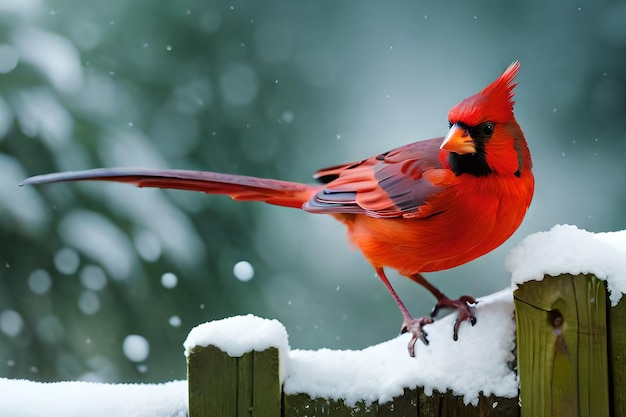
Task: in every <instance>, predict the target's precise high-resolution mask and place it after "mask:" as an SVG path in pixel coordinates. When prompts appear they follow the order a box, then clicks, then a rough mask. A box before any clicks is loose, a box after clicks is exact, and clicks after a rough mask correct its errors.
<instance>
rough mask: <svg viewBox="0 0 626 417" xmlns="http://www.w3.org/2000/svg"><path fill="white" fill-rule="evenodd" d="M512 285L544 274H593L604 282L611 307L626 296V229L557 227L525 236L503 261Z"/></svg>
mask: <svg viewBox="0 0 626 417" xmlns="http://www.w3.org/2000/svg"><path fill="white" fill-rule="evenodd" d="M506 267H507V269H508V270H509V272H511V281H512V283H513V285H514V286H518V285H521V284H523V283H524V282H526V281H531V280H537V281H540V280H542V279H543V277H544V275H552V276H557V275H560V274H572V275H577V274H593V275H595V276H596V277H598V278H599V279H601V280H604V281H606V282H607V288H608V290H609V292H610V296H609V299H610V300H611V305H613V306H615V305H617V303H618V302H619V300H620V299H621V298H622V294H624V293H626V230H622V231H619V232H609V233H591V232H588V231H586V230H581V229H578V228H577V227H576V226H570V225H557V226H554V227H553V228H552V229H550V231H547V232H539V233H535V234H532V235H530V236H528V237H527V238H526V239H524V240H523V241H522V242H521V243H520V244H519V245H518V246H517V247H515V248H513V250H511V252H510V253H509V255H508V257H507V260H506Z"/></svg>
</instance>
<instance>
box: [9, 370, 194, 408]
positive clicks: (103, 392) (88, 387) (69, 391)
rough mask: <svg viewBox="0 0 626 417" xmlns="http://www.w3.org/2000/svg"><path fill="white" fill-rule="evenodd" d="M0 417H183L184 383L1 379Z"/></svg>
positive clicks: (185, 389)
mask: <svg viewBox="0 0 626 417" xmlns="http://www.w3.org/2000/svg"><path fill="white" fill-rule="evenodd" d="M0 393H2V394H1V395H0V398H2V401H0V416H20V417H44V416H45V417H57V416H58V417H83V416H86V415H88V416H91V417H100V416H102V417H110V416H115V417H185V416H187V409H188V406H187V381H174V382H168V383H165V384H100V383H92V382H76V381H74V382H52V383H41V382H32V381H26V380H13V379H5V378H0Z"/></svg>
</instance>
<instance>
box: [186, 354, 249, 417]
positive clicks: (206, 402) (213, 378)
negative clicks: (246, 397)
mask: <svg viewBox="0 0 626 417" xmlns="http://www.w3.org/2000/svg"><path fill="white" fill-rule="evenodd" d="M187 380H188V384H189V388H188V389H189V416H190V417H205V416H236V415H237V360H236V358H231V357H230V356H228V355H227V354H226V353H224V352H222V351H221V350H220V349H218V348H216V347H215V346H207V347H197V348H194V349H193V350H192V351H191V352H190V354H189V358H188V367H187Z"/></svg>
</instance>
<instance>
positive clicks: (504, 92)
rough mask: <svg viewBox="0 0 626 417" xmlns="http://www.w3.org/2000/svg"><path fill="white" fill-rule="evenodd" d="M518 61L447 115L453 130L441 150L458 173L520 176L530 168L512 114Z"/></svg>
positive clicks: (528, 158)
mask: <svg viewBox="0 0 626 417" xmlns="http://www.w3.org/2000/svg"><path fill="white" fill-rule="evenodd" d="M519 68H520V63H519V61H515V62H513V63H512V64H511V65H510V66H509V67H508V68H507V69H506V70H505V71H504V72H503V73H502V75H501V76H500V77H498V78H497V79H496V80H495V81H494V82H492V83H491V84H489V85H488V86H487V87H485V88H484V89H483V90H482V91H480V92H479V93H476V94H474V95H473V96H471V97H468V98H466V99H465V100H463V101H461V102H460V103H459V104H457V105H456V106H454V107H453V108H452V109H451V110H450V111H449V113H448V120H449V122H450V131H449V132H448V134H447V135H446V136H445V138H444V139H443V142H442V144H441V149H443V150H444V151H448V152H449V153H450V155H449V163H450V165H451V169H452V170H453V171H454V172H455V173H456V174H457V175H460V174H463V173H469V174H472V175H475V176H483V175H487V174H489V173H491V172H492V171H494V170H495V171H498V172H500V173H512V174H513V173H514V174H515V175H517V176H519V175H520V172H521V171H522V170H523V169H524V168H528V169H530V164H531V163H530V154H529V153H528V148H527V145H526V141H525V139H524V135H523V133H522V130H521V128H520V127H519V125H518V124H517V122H516V121H515V117H514V115H513V104H514V101H513V95H514V92H513V89H514V88H515V86H516V85H517V83H515V76H516V75H517V73H518V71H519Z"/></svg>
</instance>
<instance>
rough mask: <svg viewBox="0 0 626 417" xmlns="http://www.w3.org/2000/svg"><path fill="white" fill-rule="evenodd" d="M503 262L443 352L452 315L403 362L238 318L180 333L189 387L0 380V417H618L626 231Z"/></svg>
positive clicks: (525, 245) (561, 238) (397, 354)
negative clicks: (299, 344) (508, 280)
mask: <svg viewBox="0 0 626 417" xmlns="http://www.w3.org/2000/svg"><path fill="white" fill-rule="evenodd" d="M507 266H508V268H509V270H510V271H511V273H512V277H513V284H514V287H513V288H510V289H507V290H503V291H500V292H498V293H496V294H492V295H490V296H488V297H484V298H482V299H481V300H480V302H479V304H478V306H477V308H476V316H477V320H478V321H477V324H476V326H474V327H471V326H461V330H460V332H459V341H458V342H453V341H452V340H451V337H450V331H451V330H450V329H451V328H452V324H453V320H454V315H450V316H447V317H444V318H443V319H441V320H438V321H437V322H435V323H434V324H432V325H429V326H428V334H429V340H430V344H429V345H428V346H425V345H423V344H422V343H418V344H417V345H416V347H417V349H416V357H415V358H411V357H409V356H408V354H407V352H406V345H407V342H408V338H409V336H408V335H401V336H398V337H397V338H395V339H393V340H390V341H387V342H384V343H381V344H379V345H376V346H371V347H368V348H366V349H363V350H361V351H336V350H328V349H321V350H318V351H303V350H291V349H290V347H289V344H288V338H287V333H286V331H285V328H284V327H283V326H282V324H280V323H279V322H277V321H275V320H266V319H261V318H258V317H254V316H238V317H231V318H228V319H224V320H219V321H215V322H211V323H205V324H202V325H200V326H198V327H196V328H194V329H193V330H192V331H191V332H190V333H189V336H188V338H187V340H186V342H185V355H186V356H187V364H188V381H187V383H185V381H176V382H170V383H167V384H161V385H124V384H120V385H110V384H87V383H79V382H68V383H55V384H39V383H34V382H29V381H12V380H7V379H0V397H1V398H2V400H1V401H0V415H2V416H3V415H20V416H39V415H46V416H82V415H90V416H100V415H102V416H105V415H106V416H112V415H115V416H131V415H132V416H136V417H141V416H153V417H157V416H185V415H189V416H190V417H204V416H211V417H213V416H224V417H228V416H233V417H234V416H254V417H261V416H264V417H265V416H267V417H270V416H276V417H291V416H294V417H295V416H327V417H333V416H416V417H417V416H506V417H509V416H523V417H526V416H529V417H536V416H568V417H569V416H589V417H604V416H625V417H626V363H625V361H626V307H625V304H626V303H625V302H620V299H621V296H622V294H624V293H625V292H626V231H623V232H616V233H600V234H593V233H588V232H585V231H582V230H578V229H576V228H575V227H571V226H556V227H555V228H553V229H552V230H551V231H549V232H544V233H537V234H535V235H532V236H529V237H528V238H526V239H525V240H524V241H523V242H522V243H521V244H520V245H519V246H518V247H516V248H515V249H514V250H513V251H512V252H511V254H510V255H509V258H508V260H507ZM185 389H186V390H187V392H185ZM185 396H188V404H186V403H185V400H184V397H185Z"/></svg>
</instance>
